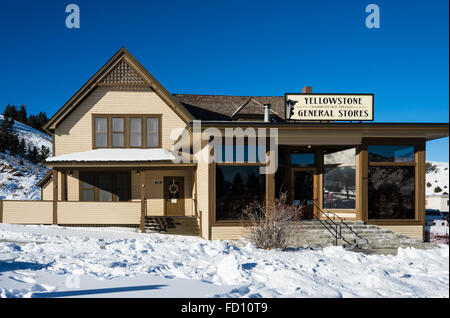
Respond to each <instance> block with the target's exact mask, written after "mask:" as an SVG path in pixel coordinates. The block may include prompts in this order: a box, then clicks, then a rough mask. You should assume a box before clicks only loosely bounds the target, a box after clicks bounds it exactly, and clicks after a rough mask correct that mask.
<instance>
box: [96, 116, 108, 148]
mask: <svg viewBox="0 0 450 318" xmlns="http://www.w3.org/2000/svg"><path fill="white" fill-rule="evenodd" d="M94 129H95V147H98V148H100V147H108V118H106V117H97V118H95V121H94Z"/></svg>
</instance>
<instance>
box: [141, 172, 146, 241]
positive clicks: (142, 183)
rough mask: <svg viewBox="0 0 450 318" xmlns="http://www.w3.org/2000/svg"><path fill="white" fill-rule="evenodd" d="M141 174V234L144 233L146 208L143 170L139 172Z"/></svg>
mask: <svg viewBox="0 0 450 318" xmlns="http://www.w3.org/2000/svg"><path fill="white" fill-rule="evenodd" d="M140 174H141V232H142V233H144V232H145V208H146V204H147V202H146V200H145V170H141V171H140Z"/></svg>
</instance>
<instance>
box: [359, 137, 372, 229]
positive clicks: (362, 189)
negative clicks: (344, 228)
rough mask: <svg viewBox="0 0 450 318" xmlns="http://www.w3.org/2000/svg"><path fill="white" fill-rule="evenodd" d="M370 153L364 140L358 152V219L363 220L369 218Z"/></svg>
mask: <svg viewBox="0 0 450 318" xmlns="http://www.w3.org/2000/svg"><path fill="white" fill-rule="evenodd" d="M368 165H369V162H368V153H367V144H366V143H365V142H364V141H363V143H362V145H361V146H360V147H359V154H358V165H357V166H358V182H357V189H356V195H357V196H358V197H359V200H357V202H358V203H357V214H356V219H357V220H362V221H364V222H366V221H367V219H368V209H369V203H368V199H369V198H368V196H369V186H368V178H369V175H368V168H369V167H368Z"/></svg>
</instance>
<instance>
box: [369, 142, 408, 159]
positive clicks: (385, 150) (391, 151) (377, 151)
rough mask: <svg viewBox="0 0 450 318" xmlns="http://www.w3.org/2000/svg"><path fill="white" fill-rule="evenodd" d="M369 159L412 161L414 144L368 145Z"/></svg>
mask: <svg viewBox="0 0 450 318" xmlns="http://www.w3.org/2000/svg"><path fill="white" fill-rule="evenodd" d="M368 150H369V161H372V162H414V146H385V145H376V146H369V148H368Z"/></svg>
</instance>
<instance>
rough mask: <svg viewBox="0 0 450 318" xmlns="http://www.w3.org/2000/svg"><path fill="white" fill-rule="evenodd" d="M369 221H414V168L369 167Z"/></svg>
mask: <svg viewBox="0 0 450 318" xmlns="http://www.w3.org/2000/svg"><path fill="white" fill-rule="evenodd" d="M368 184H369V219H414V217H415V214H414V166H409V167H398V166H396V167H381V166H371V167H369V181H368Z"/></svg>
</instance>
